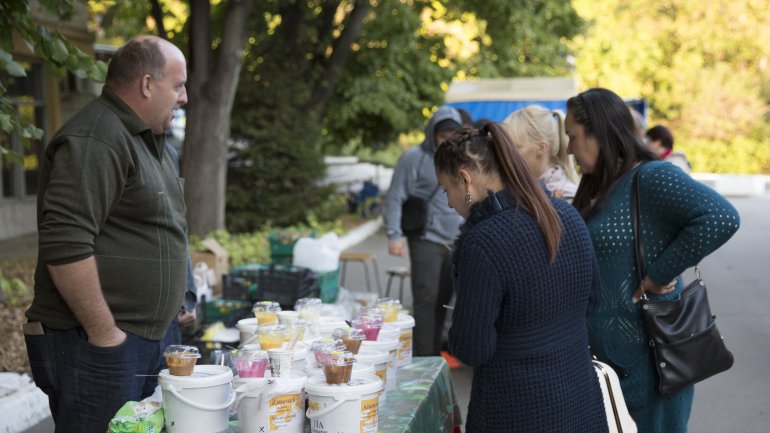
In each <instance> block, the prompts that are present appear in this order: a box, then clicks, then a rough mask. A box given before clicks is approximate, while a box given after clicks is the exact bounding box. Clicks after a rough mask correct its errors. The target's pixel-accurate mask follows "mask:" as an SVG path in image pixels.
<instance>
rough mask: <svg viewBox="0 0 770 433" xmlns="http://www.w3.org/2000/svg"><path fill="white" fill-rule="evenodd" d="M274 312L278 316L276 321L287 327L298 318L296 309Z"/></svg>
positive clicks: (292, 324)
mask: <svg viewBox="0 0 770 433" xmlns="http://www.w3.org/2000/svg"><path fill="white" fill-rule="evenodd" d="M275 314H276V316H277V317H278V323H280V324H281V325H283V326H286V327H287V328H291V327H292V326H294V324H295V323H297V321H298V320H299V313H298V312H296V311H291V310H286V311H278V312H277V313H275Z"/></svg>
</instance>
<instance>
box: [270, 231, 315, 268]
mask: <svg viewBox="0 0 770 433" xmlns="http://www.w3.org/2000/svg"><path fill="white" fill-rule="evenodd" d="M304 237H311V238H313V237H315V231H311V230H305V231H300V230H280V231H274V232H270V234H269V235H268V236H267V240H268V242H269V244H270V260H271V261H272V262H273V263H276V264H282V265H291V261H292V258H293V256H294V244H296V243H297V241H298V240H299V239H300V238H304Z"/></svg>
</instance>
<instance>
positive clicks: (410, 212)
mask: <svg viewBox="0 0 770 433" xmlns="http://www.w3.org/2000/svg"><path fill="white" fill-rule="evenodd" d="M424 159H425V154H423V155H422V157H421V158H420V163H419V164H418V165H417V180H420V171H419V170H420V166H422V162H423V160H424ZM417 180H416V181H415V184H416V183H417ZM438 189H439V185H436V188H435V189H434V190H433V192H432V193H431V194H430V196H429V197H428V198H427V199H424V198H421V197H417V196H414V195H410V196H408V197H407V198H406V200H405V201H404V203H402V204H401V231H402V232H403V233H404V236H407V237H413V236H418V237H419V236H422V235H424V234H425V227H426V226H427V225H428V202H430V201H431V200H432V199H433V196H434V195H436V192H437V191H438Z"/></svg>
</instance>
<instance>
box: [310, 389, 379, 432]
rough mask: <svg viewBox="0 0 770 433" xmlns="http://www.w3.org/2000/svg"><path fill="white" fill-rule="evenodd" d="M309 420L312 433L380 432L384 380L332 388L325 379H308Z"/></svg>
mask: <svg viewBox="0 0 770 433" xmlns="http://www.w3.org/2000/svg"><path fill="white" fill-rule="evenodd" d="M305 391H306V392H307V405H308V410H307V417H308V418H309V419H310V431H311V432H312V433H327V432H335V433H337V432H339V433H354V432H355V433H359V432H360V433H376V432H377V430H378V427H379V426H378V424H379V423H378V419H377V406H379V395H380V392H381V391H382V381H381V380H380V378H379V377H377V376H374V375H369V376H361V377H355V378H353V379H351V381H350V383H348V384H343V385H329V384H327V383H326V379H325V378H324V377H323V376H315V377H311V378H308V380H307V384H306V385H305Z"/></svg>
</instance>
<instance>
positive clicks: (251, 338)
mask: <svg viewBox="0 0 770 433" xmlns="http://www.w3.org/2000/svg"><path fill="white" fill-rule="evenodd" d="M235 327H236V328H237V329H238V333H239V335H240V346H241V347H243V346H245V345H248V344H259V341H258V340H257V327H258V325H257V318H256V317H254V318H251V319H241V320H239V321H238V323H236V324H235Z"/></svg>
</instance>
